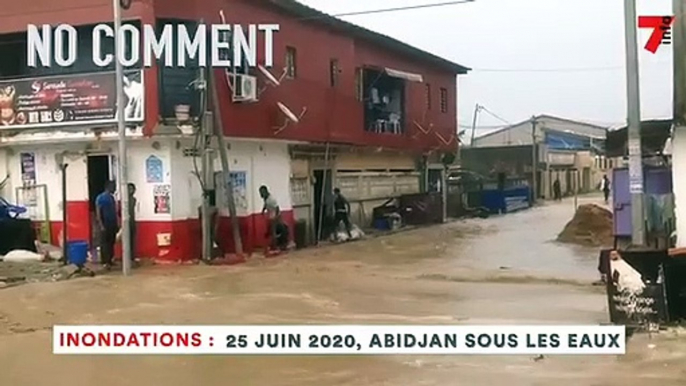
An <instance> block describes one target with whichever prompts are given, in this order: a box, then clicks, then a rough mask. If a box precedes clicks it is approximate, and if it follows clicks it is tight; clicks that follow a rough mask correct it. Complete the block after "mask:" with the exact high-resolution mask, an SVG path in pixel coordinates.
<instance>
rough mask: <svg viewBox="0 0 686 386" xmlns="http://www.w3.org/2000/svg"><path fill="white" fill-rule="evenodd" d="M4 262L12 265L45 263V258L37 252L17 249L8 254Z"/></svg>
mask: <svg viewBox="0 0 686 386" xmlns="http://www.w3.org/2000/svg"><path fill="white" fill-rule="evenodd" d="M2 260H3V261H6V262H12V263H24V262H36V261H43V256H42V255H40V254H38V253H36V252H31V251H26V250H23V249H15V250H13V251H11V252H9V253H8V254H6V255H5V257H4V258H3V259H2Z"/></svg>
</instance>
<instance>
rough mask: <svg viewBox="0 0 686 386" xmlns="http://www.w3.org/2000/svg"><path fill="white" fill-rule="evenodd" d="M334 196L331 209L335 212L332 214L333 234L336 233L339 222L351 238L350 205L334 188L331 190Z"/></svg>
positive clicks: (339, 191)
mask: <svg viewBox="0 0 686 386" xmlns="http://www.w3.org/2000/svg"><path fill="white" fill-rule="evenodd" d="M333 194H334V200H333V207H334V210H335V211H336V212H335V214H334V232H335V231H337V229H338V226H339V225H340V223H341V221H342V222H343V224H344V225H345V230H346V231H347V232H348V237H349V238H351V239H352V238H353V235H352V233H351V232H350V231H351V226H350V203H349V202H348V200H346V198H345V197H344V196H343V195H342V194H341V190H340V189H338V188H336V189H334V190H333Z"/></svg>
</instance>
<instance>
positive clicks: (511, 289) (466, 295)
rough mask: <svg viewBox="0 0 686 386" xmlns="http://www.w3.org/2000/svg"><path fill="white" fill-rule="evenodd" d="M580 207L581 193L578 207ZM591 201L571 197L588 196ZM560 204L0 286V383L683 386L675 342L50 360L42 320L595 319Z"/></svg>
mask: <svg viewBox="0 0 686 386" xmlns="http://www.w3.org/2000/svg"><path fill="white" fill-rule="evenodd" d="M593 199H594V198H593ZM593 199H586V200H587V201H590V200H593ZM573 212H574V207H573V203H572V201H563V202H561V203H555V204H547V205H544V206H542V207H537V208H535V209H532V210H528V211H524V212H520V213H516V214H512V215H508V216H497V217H492V218H489V219H478V220H466V221H458V222H453V223H449V224H445V225H442V226H437V227H430V228H423V229H418V230H414V231H408V232H403V233H399V234H395V235H392V236H386V237H379V238H373V239H368V240H365V241H361V242H355V243H350V244H346V245H341V246H334V247H322V248H316V249H308V250H304V251H300V252H296V253H291V254H290V255H288V256H287V257H286V258H279V259H276V260H269V261H265V260H262V259H256V260H253V261H251V262H250V263H249V264H246V265H242V266H238V267H206V266H193V267H187V266H186V267H153V268H147V269H144V270H138V271H136V272H135V276H133V277H131V278H122V277H120V276H118V275H116V274H112V275H108V276H101V277H96V278H94V279H78V280H72V281H66V282H59V283H36V284H27V285H23V286H18V287H13V288H8V289H4V290H0V364H2V367H1V368H2V370H0V385H3V386H4V385H7V386H24V385H26V386H42V385H46V386H91V385H96V386H115V385H116V386H120V385H121V386H124V385H126V386H129V385H131V386H134V385H146V386H157V385H161V386H187V385H188V386H196V385H197V386H200V385H222V386H223V385H241V386H242V385H265V386H273V385H312V386H327V385H355V386H360V385H393V386H402V385H507V386H519V385H522V386H523V385H546V386H548V385H555V386H566V385H569V386H604V385H608V386H612V385H617V386H619V385H621V386H632V385H636V386H652V385H656V386H657V385H659V386H669V385H685V384H686V338H683V337H679V336H678V335H679V334H678V333H677V332H675V331H671V332H665V333H660V334H658V335H653V336H648V335H636V336H634V337H633V338H632V339H631V340H630V342H629V349H628V354H627V355H624V356H602V357H601V356H597V357H590V356H567V357H545V358H543V359H540V360H534V359H533V358H532V357H529V356H427V357H418V356H374V357H371V356H369V357H364V356H331V357H299V356H280V357H277V356H273V357H266V356H263V357H230V356H53V355H52V353H51V352H52V342H51V326H52V325H54V324H134V323H138V324H252V323H255V324H278V323H291V324H295V323H330V324H344V323H354V324H364V323H375V324H379V323H383V324H396V323H399V324H403V323H404V324H598V323H606V322H607V321H608V316H607V301H606V298H605V296H604V292H603V289H602V288H599V287H594V286H592V285H591V283H592V282H593V281H595V280H597V278H598V273H597V270H596V267H597V254H598V251H597V250H596V249H588V248H582V247H573V246H569V245H562V244H558V243H556V242H554V241H553V240H554V239H555V237H556V235H557V233H558V232H559V231H560V230H561V229H562V228H563V226H564V224H565V223H566V222H567V221H568V220H569V219H570V218H571V216H572V215H573Z"/></svg>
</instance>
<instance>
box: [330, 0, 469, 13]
mask: <svg viewBox="0 0 686 386" xmlns="http://www.w3.org/2000/svg"><path fill="white" fill-rule="evenodd" d="M474 1H475V0H454V1H446V2H442V3H429V4H417V5H407V6H404V7H393V8H380V9H372V10H366V11H355V12H345V13H337V14H333V15H330V16H334V17H347V16H360V15H372V14H375V13H388V12H398V11H410V10H413V9H425V8H438V7H447V6H452V5H458V4H466V3H473V2H474Z"/></svg>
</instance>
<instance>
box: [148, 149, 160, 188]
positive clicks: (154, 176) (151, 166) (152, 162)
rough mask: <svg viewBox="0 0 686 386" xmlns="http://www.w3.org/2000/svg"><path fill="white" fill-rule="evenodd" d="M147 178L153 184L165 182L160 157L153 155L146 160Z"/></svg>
mask: <svg viewBox="0 0 686 386" xmlns="http://www.w3.org/2000/svg"><path fill="white" fill-rule="evenodd" d="M145 178H146V180H147V181H148V183H151V184H159V183H161V182H164V167H163V165H162V160H161V159H159V157H156V156H154V155H151V156H150V157H148V159H146V160H145Z"/></svg>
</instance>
